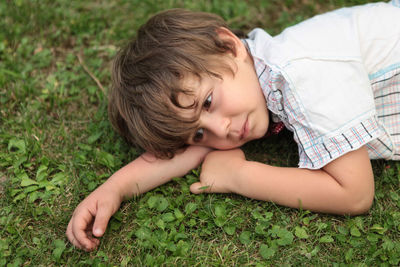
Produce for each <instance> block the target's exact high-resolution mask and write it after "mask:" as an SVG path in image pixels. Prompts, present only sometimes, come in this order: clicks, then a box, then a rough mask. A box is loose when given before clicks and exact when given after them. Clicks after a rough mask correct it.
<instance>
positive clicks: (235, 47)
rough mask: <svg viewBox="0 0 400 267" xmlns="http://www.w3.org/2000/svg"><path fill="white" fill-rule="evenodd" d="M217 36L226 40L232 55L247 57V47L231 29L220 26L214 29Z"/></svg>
mask: <svg viewBox="0 0 400 267" xmlns="http://www.w3.org/2000/svg"><path fill="white" fill-rule="evenodd" d="M216 32H217V34H218V36H219V38H220V39H221V40H223V41H226V42H228V43H229V44H230V45H231V46H232V53H233V56H234V57H236V58H237V57H239V58H245V57H247V49H246V47H245V46H244V44H243V42H242V41H241V40H240V39H239V37H237V36H236V35H235V34H234V33H233V32H232V31H230V30H229V29H227V28H225V27H220V28H218V29H217V30H216Z"/></svg>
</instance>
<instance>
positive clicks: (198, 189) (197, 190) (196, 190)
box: [190, 182, 210, 194]
mask: <svg viewBox="0 0 400 267" xmlns="http://www.w3.org/2000/svg"><path fill="white" fill-rule="evenodd" d="M209 188H210V186H204V185H202V184H201V183H200V182H197V183H194V184H192V185H191V186H190V192H192V193H193V194H201V193H208V192H209Z"/></svg>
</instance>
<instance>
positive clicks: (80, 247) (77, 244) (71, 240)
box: [66, 220, 83, 249]
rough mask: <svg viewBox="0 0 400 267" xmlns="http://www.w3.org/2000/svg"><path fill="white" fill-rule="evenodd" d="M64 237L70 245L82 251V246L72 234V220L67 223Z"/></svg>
mask: <svg viewBox="0 0 400 267" xmlns="http://www.w3.org/2000/svg"><path fill="white" fill-rule="evenodd" d="M66 235H67V237H68V240H69V242H71V244H72V245H74V246H75V247H77V248H79V249H83V248H82V245H81V244H80V243H79V242H78V240H77V239H76V238H75V236H74V233H73V232H72V220H70V221H69V223H68V227H67V231H66Z"/></svg>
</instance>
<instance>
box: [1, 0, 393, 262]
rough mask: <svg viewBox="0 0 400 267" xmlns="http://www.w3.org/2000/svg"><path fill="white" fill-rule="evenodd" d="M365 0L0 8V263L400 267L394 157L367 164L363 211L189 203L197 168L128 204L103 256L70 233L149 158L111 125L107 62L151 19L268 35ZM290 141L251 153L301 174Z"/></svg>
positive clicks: (19, 2)
mask: <svg viewBox="0 0 400 267" xmlns="http://www.w3.org/2000/svg"><path fill="white" fill-rule="evenodd" d="M366 2H371V1H367V0H340V1H339V0H338V1H333V0H331V1H322V0H318V1H312V0H285V1H278V0H272V1H266V0H254V1H239V0H232V1H224V0H208V1H205V0H204V1H184V0H168V1H162V0H158V1H156V0H154V1H151V0H110V1H106V0H97V1H94V0H87V1H77V0H74V1H71V0H58V1H52V0H30V1H29V0H3V1H0V17H1V19H0V205H1V210H0V266H58V265H63V266H82V265H93V266H109V265H110V266H120V265H121V266H157V265H164V266H171V265H173V266H175V265H177V266H182V265H183V266H192V265H193V266H221V265H222V266H265V265H273V266H281V265H284V266H298V265H306V266H326V265H329V266H343V265H355V266H379V265H381V266H391V265H399V264H400V175H399V170H400V164H399V163H398V162H387V161H375V162H373V167H374V173H375V177H376V196H375V202H374V205H373V207H372V209H371V211H370V212H369V214H367V215H364V216H356V217H346V216H332V215H325V214H317V213H311V212H308V211H304V210H293V209H289V208H284V207H280V206H277V205H275V204H273V203H266V202H260V201H255V200H251V199H246V198H244V197H241V196H237V195H222V194H220V195H218V194H214V195H193V194H191V193H190V192H189V186H190V184H191V183H193V182H194V181H196V180H197V179H198V178H197V177H198V174H199V170H193V171H192V172H191V173H189V174H187V175H186V176H185V177H181V178H174V180H173V181H172V182H170V183H168V184H166V185H164V186H161V187H159V188H157V189H155V190H153V191H151V192H148V193H146V194H144V195H142V196H139V197H137V198H136V199H132V200H128V201H126V202H124V203H123V204H122V206H121V208H120V210H119V211H118V212H117V213H116V214H115V215H114V217H113V218H112V219H111V222H110V224H109V228H108V229H107V232H106V234H105V236H104V237H103V238H102V239H101V245H100V247H99V249H98V250H96V251H94V252H91V253H87V252H83V251H80V250H78V249H76V248H74V247H73V246H71V245H70V244H69V242H68V240H67V238H66V236H65V229H66V227H67V224H68V221H69V219H70V217H71V214H72V212H73V210H74V208H75V207H76V206H77V205H78V203H79V202H80V201H81V200H83V199H84V198H85V196H87V195H88V194H89V193H90V192H91V191H93V190H94V189H95V188H96V187H97V186H99V185H100V184H101V183H103V182H104V181H105V180H106V179H107V178H108V177H109V176H110V175H111V174H112V173H113V172H115V171H116V170H118V169H119V168H120V167H121V166H123V165H124V164H126V163H128V162H130V161H131V160H133V159H134V158H135V157H137V156H138V155H140V153H141V151H140V150H138V149H134V148H129V147H128V146H127V144H126V143H125V142H124V140H123V139H122V138H120V137H119V136H118V135H117V134H116V133H114V131H113V130H112V128H111V126H110V123H109V122H108V119H107V88H109V86H110V62H111V61H112V58H113V56H114V55H115V54H116V52H117V51H118V48H119V47H121V46H122V45H123V44H124V43H125V42H126V41H127V40H128V39H129V38H131V37H133V36H134V35H135V31H136V29H137V28H138V27H139V26H140V25H141V24H143V23H144V22H145V21H146V19H148V18H149V16H151V15H152V14H154V13H156V12H157V11H160V10H163V9H167V8H171V7H186V8H189V9H196V10H203V11H209V12H215V13H217V14H220V15H221V16H223V17H224V18H225V19H226V20H227V21H228V22H229V24H230V25H231V26H232V27H233V28H237V29H241V30H244V31H248V30H250V29H252V28H254V27H262V28H265V29H266V30H267V31H268V32H269V33H271V34H273V35H274V34H277V33H279V32H280V31H281V30H282V29H284V28H285V27H287V26H289V25H292V24H295V23H297V22H300V21H302V20H304V19H306V18H308V17H310V16H312V15H314V14H318V13H322V12H324V11H328V10H332V9H334V8H337V7H342V6H348V5H354V4H359V3H366ZM288 140H291V135H290V133H289V132H285V133H283V134H281V135H280V136H278V137H273V138H272V139H265V140H260V141H255V142H253V143H251V144H248V145H246V146H245V147H244V150H245V152H246V155H247V156H248V157H249V158H252V159H256V160H259V161H262V162H264V163H267V164H272V165H280V166H295V165H296V160H297V155H296V153H297V149H296V145H295V144H294V143H293V141H288ZM282 155H283V156H282Z"/></svg>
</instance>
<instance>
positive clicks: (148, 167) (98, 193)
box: [66, 146, 211, 251]
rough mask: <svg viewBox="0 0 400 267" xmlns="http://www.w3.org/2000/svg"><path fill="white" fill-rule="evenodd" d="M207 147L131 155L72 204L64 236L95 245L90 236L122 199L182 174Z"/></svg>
mask: <svg viewBox="0 0 400 267" xmlns="http://www.w3.org/2000/svg"><path fill="white" fill-rule="evenodd" d="M210 151H211V150H210V149H209V148H206V147H200V146H191V147H189V148H187V149H186V150H185V151H184V152H182V153H180V154H177V155H176V156H175V157H174V158H173V159H171V160H160V159H156V158H155V157H154V156H152V155H151V154H149V153H146V154H144V155H142V156H141V157H139V158H137V159H135V160H134V161H132V162H131V163H129V164H128V165H126V166H125V167H123V168H122V169H120V170H119V171H117V172H116V173H115V174H113V175H112V176H111V177H110V178H109V179H108V180H107V181H106V182H105V183H104V184H102V185H101V186H100V187H99V188H97V189H96V190H95V191H93V192H92V193H91V194H90V195H89V196H88V197H87V198H85V199H84V200H83V201H82V202H81V203H80V204H79V205H78V207H76V209H75V211H74V213H73V215H72V218H71V220H70V222H69V224H68V228H67V232H66V234H67V236H68V239H69V240H70V242H71V243H72V244H73V245H74V246H76V247H78V248H80V249H84V250H87V251H90V250H93V249H95V248H96V247H97V246H98V245H99V240H98V239H96V238H94V236H97V237H100V236H102V235H103V234H104V232H105V229H106V227H107V224H108V221H109V219H110V217H111V216H112V215H113V214H114V213H115V212H116V211H117V210H118V208H119V206H120V204H121V202H122V201H123V200H124V199H126V198H130V197H132V196H137V195H139V194H142V193H144V192H147V191H149V190H151V189H153V188H155V187H157V186H159V185H162V184H164V183H166V182H168V181H170V180H171V179H172V178H173V177H179V176H182V175H184V174H186V173H187V172H188V171H190V170H191V169H193V168H196V167H197V166H199V165H200V163H201V162H202V161H203V159H204V157H205V156H206V155H207V153H208V152H210Z"/></svg>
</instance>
